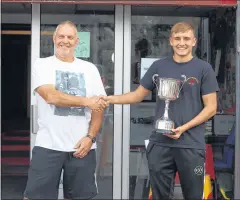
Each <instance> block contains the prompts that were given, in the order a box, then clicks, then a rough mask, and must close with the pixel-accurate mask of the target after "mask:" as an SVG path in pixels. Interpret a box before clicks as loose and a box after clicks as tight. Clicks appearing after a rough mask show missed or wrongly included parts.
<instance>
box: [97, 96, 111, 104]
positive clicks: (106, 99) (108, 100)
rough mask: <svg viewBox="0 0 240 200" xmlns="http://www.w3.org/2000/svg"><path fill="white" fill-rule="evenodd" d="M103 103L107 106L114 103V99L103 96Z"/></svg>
mask: <svg viewBox="0 0 240 200" xmlns="http://www.w3.org/2000/svg"><path fill="white" fill-rule="evenodd" d="M100 98H101V99H102V100H103V101H105V102H106V103H107V104H111V103H112V101H111V100H112V97H111V96H101V97H100Z"/></svg>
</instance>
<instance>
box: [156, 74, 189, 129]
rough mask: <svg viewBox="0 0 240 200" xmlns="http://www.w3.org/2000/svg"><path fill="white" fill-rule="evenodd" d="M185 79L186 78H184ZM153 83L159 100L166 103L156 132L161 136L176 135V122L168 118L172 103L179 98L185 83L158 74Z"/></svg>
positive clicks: (157, 121)
mask: <svg viewBox="0 0 240 200" xmlns="http://www.w3.org/2000/svg"><path fill="white" fill-rule="evenodd" d="M182 77H184V78H185V76H182ZM152 78H153V82H154V84H155V85H156V88H157V96H158V97H159V99H161V100H164V101H165V109H164V114H163V116H162V117H161V118H159V119H157V120H156V123H155V132H156V133H161V134H175V133H174V132H172V129H174V122H173V121H172V120H171V119H170V118H169V116H168V110H169V104H170V101H174V100H176V99H177V98H178V97H179V93H180V91H181V89H182V87H183V84H184V83H185V81H182V80H179V79H173V78H162V77H159V76H158V74H155V75H153V77H152Z"/></svg>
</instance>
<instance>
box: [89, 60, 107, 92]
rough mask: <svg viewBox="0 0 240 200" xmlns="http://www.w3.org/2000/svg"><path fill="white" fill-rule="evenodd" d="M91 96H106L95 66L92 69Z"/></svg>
mask: <svg viewBox="0 0 240 200" xmlns="http://www.w3.org/2000/svg"><path fill="white" fill-rule="evenodd" d="M92 78H93V79H92V88H93V89H92V95H93V96H100V95H101V96H106V95H107V94H106V91H105V89H104V86H103V82H102V79H101V76H100V73H99V71H98V69H97V67H96V66H95V65H93V68H92Z"/></svg>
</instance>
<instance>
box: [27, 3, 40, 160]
mask: <svg viewBox="0 0 240 200" xmlns="http://www.w3.org/2000/svg"><path fill="white" fill-rule="evenodd" d="M40 17H41V16H40V4H32V22H31V26H32V27H31V29H32V35H31V71H32V68H33V65H34V62H35V61H36V59H37V58H39V56H40ZM31 71H30V73H29V74H31ZM30 88H31V92H30V94H31V95H30V97H31V108H30V113H31V117H30V133H31V135H30V137H31V142H30V145H31V152H30V157H32V148H33V146H34V143H35V139H36V131H37V107H36V105H35V97H34V96H33V94H32V77H31V86H30Z"/></svg>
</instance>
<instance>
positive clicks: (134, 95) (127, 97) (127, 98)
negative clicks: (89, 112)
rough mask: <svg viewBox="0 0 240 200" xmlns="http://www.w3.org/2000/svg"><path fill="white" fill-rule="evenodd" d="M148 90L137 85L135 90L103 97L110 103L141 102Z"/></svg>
mask: <svg viewBox="0 0 240 200" xmlns="http://www.w3.org/2000/svg"><path fill="white" fill-rule="evenodd" d="M149 93H150V91H149V90H148V89H146V88H144V87H143V86H141V85H140V86H139V87H138V88H137V89H136V90H135V91H133V92H129V93H126V94H122V95H114V96H108V97H104V98H103V99H104V100H106V101H108V102H109V103H111V104H134V103H139V102H141V101H142V100H143V99H144V97H145V96H147V95H148V94H149Z"/></svg>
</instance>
